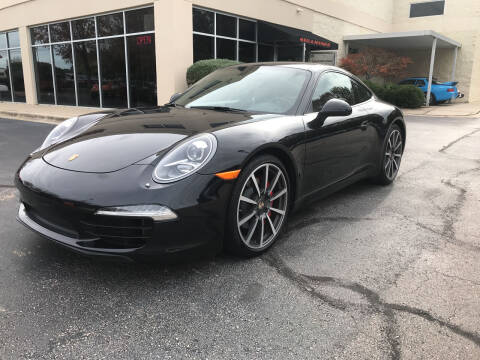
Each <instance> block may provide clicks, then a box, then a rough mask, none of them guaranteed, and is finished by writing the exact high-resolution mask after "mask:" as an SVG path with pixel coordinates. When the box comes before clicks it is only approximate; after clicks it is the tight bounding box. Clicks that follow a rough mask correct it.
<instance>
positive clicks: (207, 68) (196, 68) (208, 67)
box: [187, 59, 240, 86]
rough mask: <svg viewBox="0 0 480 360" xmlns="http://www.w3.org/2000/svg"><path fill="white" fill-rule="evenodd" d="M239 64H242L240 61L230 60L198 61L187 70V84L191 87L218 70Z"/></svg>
mask: <svg viewBox="0 0 480 360" xmlns="http://www.w3.org/2000/svg"><path fill="white" fill-rule="evenodd" d="M237 64H240V63H239V62H238V61H234V60H228V59H209V60H200V61H197V62H196V63H194V64H193V65H191V66H190V67H189V68H188V70H187V84H188V86H190V85H192V84H195V83H196V82H197V81H198V80H200V79H201V78H203V77H205V76H207V75H208V74H210V73H211V72H213V71H215V70H217V69H221V68H224V67H227V66H231V65H237Z"/></svg>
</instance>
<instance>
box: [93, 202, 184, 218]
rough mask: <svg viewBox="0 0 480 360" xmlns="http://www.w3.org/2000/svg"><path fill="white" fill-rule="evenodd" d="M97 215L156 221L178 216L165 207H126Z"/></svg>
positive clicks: (116, 207)
mask: <svg viewBox="0 0 480 360" xmlns="http://www.w3.org/2000/svg"><path fill="white" fill-rule="evenodd" d="M95 215H108V216H129V217H149V218H151V219H153V220H154V221H166V220H174V219H176V218H177V217H178V216H177V214H175V213H174V212H173V211H172V210H170V209H169V208H168V207H166V206H163V205H126V206H115V207H108V208H103V209H100V210H98V211H96V212H95Z"/></svg>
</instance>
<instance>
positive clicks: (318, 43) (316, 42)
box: [300, 37, 332, 48]
mask: <svg viewBox="0 0 480 360" xmlns="http://www.w3.org/2000/svg"><path fill="white" fill-rule="evenodd" d="M300 42H302V43H305V44H310V45H316V46H323V47H327V48H329V47H331V46H332V44H331V43H329V42H326V41H319V40H312V39H307V38H304V37H301V38H300Z"/></svg>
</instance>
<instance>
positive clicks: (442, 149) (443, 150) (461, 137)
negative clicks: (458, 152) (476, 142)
mask: <svg viewBox="0 0 480 360" xmlns="http://www.w3.org/2000/svg"><path fill="white" fill-rule="evenodd" d="M479 131H480V129H475V130H473V131H471V132H469V133H468V134H465V135H463V136H460V137H459V138H458V139H455V140H453V141H452V142H450V143H448V144H447V145H445V146H444V147H442V148H441V149H440V150H438V151H439V152H445V150H447V149H448V148H450V147H451V146H453V145H455V144H456V143H458V142H460V141H462V140H463V139H465V138H467V137H469V136H472V135H474V134H476V133H477V132H479Z"/></svg>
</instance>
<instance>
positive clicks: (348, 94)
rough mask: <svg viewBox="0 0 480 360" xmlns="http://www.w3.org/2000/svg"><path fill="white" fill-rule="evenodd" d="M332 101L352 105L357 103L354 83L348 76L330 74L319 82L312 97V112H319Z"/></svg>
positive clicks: (325, 75)
mask: <svg viewBox="0 0 480 360" xmlns="http://www.w3.org/2000/svg"><path fill="white" fill-rule="evenodd" d="M330 99H341V100H345V101H346V102H347V103H349V104H350V105H353V104H354V103H355V101H354V95H353V86H352V81H351V80H350V78H349V77H348V76H346V75H343V74H339V73H335V72H329V73H326V74H323V75H322V76H321V77H320V79H319V80H318V83H317V86H316V88H315V91H314V93H313V96H312V112H319V111H320V110H322V107H323V105H325V103H326V102H327V101H328V100H330Z"/></svg>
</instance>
